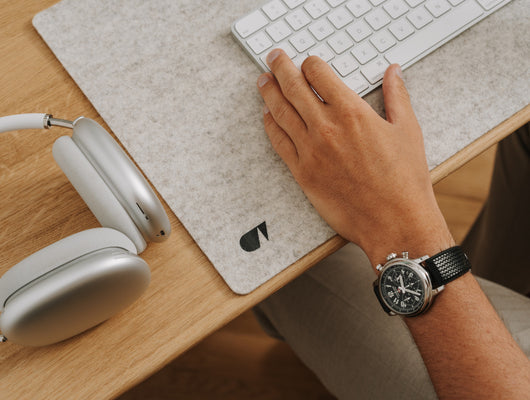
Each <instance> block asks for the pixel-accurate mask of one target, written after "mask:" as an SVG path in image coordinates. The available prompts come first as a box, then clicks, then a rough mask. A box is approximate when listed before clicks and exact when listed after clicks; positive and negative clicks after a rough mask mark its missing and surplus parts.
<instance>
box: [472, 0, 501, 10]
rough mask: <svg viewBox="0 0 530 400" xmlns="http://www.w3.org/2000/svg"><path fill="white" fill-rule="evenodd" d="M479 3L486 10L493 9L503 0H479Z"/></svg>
mask: <svg viewBox="0 0 530 400" xmlns="http://www.w3.org/2000/svg"><path fill="white" fill-rule="evenodd" d="M477 1H478V4H480V5H481V6H482V8H483V9H484V10H486V11H487V10H491V9H492V8H493V7H495V6H496V5H497V4H499V3H500V2H501V1H502V0H477Z"/></svg>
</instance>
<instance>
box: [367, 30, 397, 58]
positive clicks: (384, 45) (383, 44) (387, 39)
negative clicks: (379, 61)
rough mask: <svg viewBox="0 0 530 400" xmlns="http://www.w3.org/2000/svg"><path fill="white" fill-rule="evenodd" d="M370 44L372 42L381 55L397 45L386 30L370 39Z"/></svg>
mask: <svg viewBox="0 0 530 400" xmlns="http://www.w3.org/2000/svg"><path fill="white" fill-rule="evenodd" d="M370 42H372V44H373V45H374V46H375V48H376V49H377V50H379V52H380V53H382V52H383V51H386V50H388V49H389V48H391V47H392V46H393V45H395V44H396V41H395V39H394V38H393V37H392V35H391V34H390V33H389V32H388V31H387V30H386V29H385V30H383V31H381V32H379V33H377V34H376V35H374V36H373V37H372V38H371V39H370Z"/></svg>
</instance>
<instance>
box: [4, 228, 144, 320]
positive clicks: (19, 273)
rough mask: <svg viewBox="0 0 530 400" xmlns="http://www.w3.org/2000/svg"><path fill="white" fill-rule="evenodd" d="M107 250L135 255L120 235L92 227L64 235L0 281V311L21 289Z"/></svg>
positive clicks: (131, 245)
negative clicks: (92, 253)
mask: <svg viewBox="0 0 530 400" xmlns="http://www.w3.org/2000/svg"><path fill="white" fill-rule="evenodd" d="M110 247H112V248H122V249H125V250H127V252H129V253H132V254H136V247H135V246H134V244H133V243H132V242H131V240H130V239H129V238H128V237H126V236H125V235H124V234H123V233H121V232H118V231H116V230H114V229H110V228H94V229H88V230H86V231H82V232H79V233H76V234H73V235H70V236H67V237H65V238H64V239H61V240H59V241H58V242H55V243H53V244H51V245H49V246H47V247H45V248H43V249H41V250H39V251H37V252H36V253H33V254H32V255H30V256H28V257H26V258H25V259H24V260H22V261H20V262H19V263H18V264H16V265H15V266H13V267H12V268H10V269H9V270H8V271H7V272H6V273H5V274H4V275H3V276H2V277H1V278H0V310H2V309H3V308H4V305H5V303H6V301H7V299H8V298H9V296H11V295H12V294H13V293H15V292H16V291H17V290H19V289H20V288H22V287H23V286H25V285H28V284H29V283H30V282H32V281H34V280H36V279H38V278H39V277H41V276H43V275H45V274H47V273H49V272H50V271H53V270H54V269H56V268H58V267H59V266H61V265H63V264H66V263H68V262H70V261H72V260H75V259H76V258H79V257H81V256H84V255H85V254H89V253H91V252H94V251H96V250H100V249H103V248H110Z"/></svg>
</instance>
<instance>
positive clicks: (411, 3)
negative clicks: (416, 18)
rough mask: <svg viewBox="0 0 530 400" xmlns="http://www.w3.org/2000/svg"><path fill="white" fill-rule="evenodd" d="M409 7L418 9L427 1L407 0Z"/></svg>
mask: <svg viewBox="0 0 530 400" xmlns="http://www.w3.org/2000/svg"><path fill="white" fill-rule="evenodd" d="M405 1H406V2H407V4H408V5H409V7H416V6H419V5H420V4H421V3H423V2H424V1H425V0H405Z"/></svg>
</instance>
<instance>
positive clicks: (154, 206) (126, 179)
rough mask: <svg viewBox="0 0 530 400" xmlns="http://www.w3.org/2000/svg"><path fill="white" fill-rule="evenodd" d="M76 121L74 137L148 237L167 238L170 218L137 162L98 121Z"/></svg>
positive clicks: (81, 119)
mask: <svg viewBox="0 0 530 400" xmlns="http://www.w3.org/2000/svg"><path fill="white" fill-rule="evenodd" d="M73 125H74V133H73V135H72V140H73V141H74V143H75V144H76V145H77V146H78V147H79V149H80V150H81V151H82V152H83V154H84V155H85V156H86V158H87V159H88V161H90V163H91V164H92V166H93V167H94V168H95V169H96V171H97V172H98V173H99V174H100V175H101V177H102V178H103V180H104V181H105V183H106V184H107V185H108V187H109V188H110V190H111V191H112V192H113V193H114V195H115V196H116V198H117V199H118V201H119V202H120V204H121V205H122V206H123V208H124V209H125V211H127V213H128V214H129V215H130V217H131V218H132V219H133V221H134V222H135V223H136V226H137V227H138V229H139V230H140V232H142V234H143V235H144V238H145V239H147V240H149V241H154V242H162V241H164V240H165V239H166V238H167V237H168V236H169V234H170V231H171V225H170V223H169V218H168V216H167V214H166V212H165V210H164V207H163V206H162V204H161V203H160V200H159V199H158V197H157V196H156V194H155V193H154V191H153V190H152V189H151V186H149V183H148V182H147V180H146V179H145V178H144V176H143V175H142V173H141V172H140V171H139V170H138V168H136V165H134V163H133V162H132V161H131V159H130V158H129V157H128V156H127V154H126V153H125V152H124V151H123V149H122V148H121V147H120V146H119V145H118V143H117V142H116V141H115V140H114V139H113V138H112V136H111V135H110V134H109V133H108V132H107V131H106V130H105V129H104V128H103V127H102V126H101V125H99V124H98V123H97V122H95V121H93V120H91V119H88V118H83V117H81V118H78V119H76V120H75V121H74V124H73Z"/></svg>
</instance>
